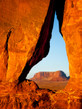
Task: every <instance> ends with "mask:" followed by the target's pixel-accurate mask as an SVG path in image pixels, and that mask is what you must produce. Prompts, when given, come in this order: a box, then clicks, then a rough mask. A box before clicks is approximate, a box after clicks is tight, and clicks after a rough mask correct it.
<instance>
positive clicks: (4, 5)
mask: <svg viewBox="0 0 82 109" xmlns="http://www.w3.org/2000/svg"><path fill="white" fill-rule="evenodd" d="M48 6H49V0H45V1H44V0H41V1H40V0H36V1H34V0H31V1H29V0H13V1H12V0H0V63H1V65H0V69H1V70H0V75H1V77H0V80H4V79H6V80H7V81H14V80H17V79H18V77H19V76H20V74H21V72H22V70H23V68H24V67H25V64H26V62H27V61H28V60H29V59H30V58H31V56H32V55H33V52H34V50H35V47H36V43H37V41H38V38H39V34H40V30H41V27H42V24H43V22H44V19H45V16H46V14H47V10H48ZM9 31H11V35H10V38H9V41H8V58H7V57H6V52H5V42H6V39H7V35H8V33H9ZM6 64H8V66H7V68H6Z"/></svg>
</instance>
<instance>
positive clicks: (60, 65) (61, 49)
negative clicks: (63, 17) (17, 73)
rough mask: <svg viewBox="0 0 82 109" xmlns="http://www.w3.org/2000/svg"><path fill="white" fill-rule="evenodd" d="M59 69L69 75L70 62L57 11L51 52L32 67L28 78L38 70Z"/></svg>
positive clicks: (51, 70)
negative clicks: (60, 30) (60, 31)
mask: <svg viewBox="0 0 82 109" xmlns="http://www.w3.org/2000/svg"><path fill="white" fill-rule="evenodd" d="M58 70H62V71H64V72H65V74H66V75H67V76H69V63H68V59H67V54H66V48H65V42H64V40H63V37H62V36H61V34H60V33H59V22H58V20H57V16H56V13H55V18H54V25H53V30H52V38H51V40H50V50H49V53H48V55H47V56H46V57H45V58H43V59H42V60H41V61H40V62H38V63H37V64H36V65H35V66H33V67H32V68H31V70H30V72H29V74H28V75H27V78H28V79H29V78H32V77H33V76H34V74H35V73H38V72H42V71H44V72H45V71H48V72H49V71H50V72H53V71H58Z"/></svg>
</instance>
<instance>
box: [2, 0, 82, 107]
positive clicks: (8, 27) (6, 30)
mask: <svg viewBox="0 0 82 109" xmlns="http://www.w3.org/2000/svg"><path fill="white" fill-rule="evenodd" d="M49 3H50V4H49ZM64 3H65V6H64ZM60 4H61V6H60ZM55 11H56V12H57V17H58V20H59V27H60V32H61V33H62V35H63V38H64V40H65V43H66V50H67V56H68V60H69V70H70V80H69V82H68V85H67V86H66V88H65V89H64V90H61V91H58V92H56V93H54V92H52V91H49V90H45V89H44V90H43V89H39V88H38V86H37V85H36V84H35V83H34V82H33V81H30V82H29V81H26V80H25V77H26V75H27V74H28V72H29V70H30V69H31V67H32V66H33V65H35V64H36V63H37V62H39V61H40V60H41V59H42V58H43V57H45V56H46V55H47V54H48V51H49V41H50V38H51V32H52V27H53V20H54V13H55ZM63 12H64V15H63ZM81 15H82V0H61V1H59V0H0V109H34V108H36V109H81V108H82V36H81V35H82V27H81V25H82V16H81Z"/></svg>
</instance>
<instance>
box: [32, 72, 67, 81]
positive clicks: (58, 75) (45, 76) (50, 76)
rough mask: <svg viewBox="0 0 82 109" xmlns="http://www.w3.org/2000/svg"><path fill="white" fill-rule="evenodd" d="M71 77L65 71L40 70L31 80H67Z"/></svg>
mask: <svg viewBox="0 0 82 109" xmlns="http://www.w3.org/2000/svg"><path fill="white" fill-rule="evenodd" d="M68 79H69V77H66V74H65V73H64V72H63V71H56V72H39V73H36V74H35V75H34V77H33V78H31V80H47V81H66V80H68Z"/></svg>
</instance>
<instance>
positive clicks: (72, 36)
mask: <svg viewBox="0 0 82 109" xmlns="http://www.w3.org/2000/svg"><path fill="white" fill-rule="evenodd" d="M62 34H63V38H64V40H65V43H66V51H67V56H68V61H69V71H70V81H69V84H70V85H72V86H73V85H74V87H72V86H71V89H72V88H74V90H77V89H79V91H80V90H82V1H81V0H78V1H76V0H66V3H65V10H64V18H63V25H62ZM69 84H68V86H69ZM78 84H79V85H78ZM68 86H67V87H68Z"/></svg>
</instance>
